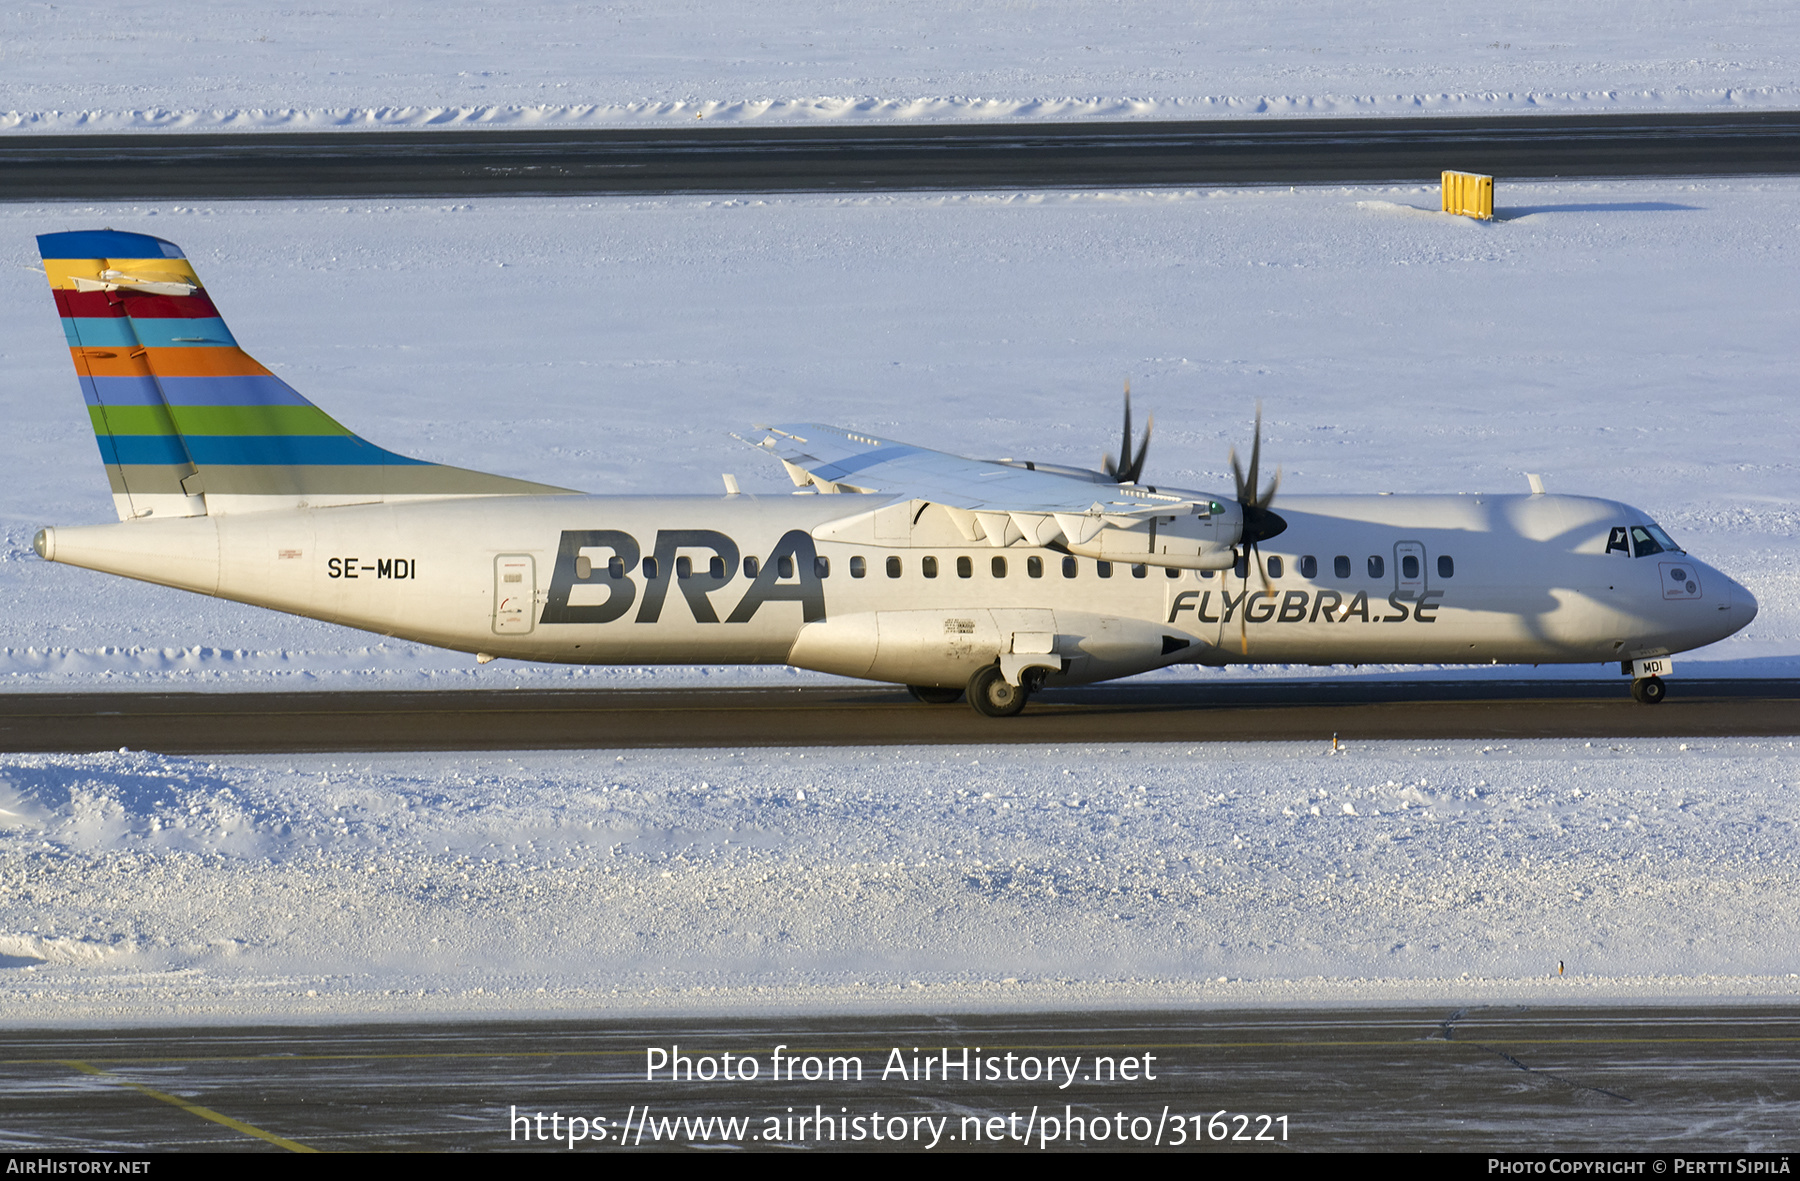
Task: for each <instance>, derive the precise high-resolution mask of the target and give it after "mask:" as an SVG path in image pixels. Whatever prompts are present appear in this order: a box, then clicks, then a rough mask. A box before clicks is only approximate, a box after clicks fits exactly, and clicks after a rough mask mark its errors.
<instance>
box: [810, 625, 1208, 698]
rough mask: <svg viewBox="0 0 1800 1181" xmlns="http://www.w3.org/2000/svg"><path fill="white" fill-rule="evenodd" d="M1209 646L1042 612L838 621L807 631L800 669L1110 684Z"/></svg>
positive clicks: (1171, 631) (892, 677)
mask: <svg viewBox="0 0 1800 1181" xmlns="http://www.w3.org/2000/svg"><path fill="white" fill-rule="evenodd" d="M1204 647H1205V642H1204V641H1202V640H1201V639H1199V638H1198V637H1196V636H1194V635H1192V634H1191V633H1188V632H1184V631H1180V630H1178V629H1176V628H1172V627H1169V626H1167V625H1161V624H1156V623H1153V622H1146V621H1143V620H1134V619H1124V618H1118V617H1114V616H1106V615H1090V614H1087V613H1085V612H1071V611H1049V610H1042V609H1035V608H1020V609H1008V608H994V609H972V608H945V609H940V610H923V611H872V612H864V613H861V614H855V615H834V616H832V617H831V618H830V619H822V620H819V621H817V622H814V623H809V624H807V625H806V626H805V627H803V628H801V629H800V634H799V636H798V637H796V638H795V640H794V646H793V648H792V649H791V650H790V651H789V653H788V663H789V664H791V665H793V666H795V667H796V668H805V669H811V670H813V671H814V672H824V673H833V674H836V675H838V676H845V677H860V678H863V679H865V680H871V681H888V682H892V683H895V684H901V685H939V686H945V687H961V686H962V685H964V684H966V683H967V682H968V680H969V678H970V677H971V676H972V675H974V673H975V671H976V670H977V669H980V668H984V667H986V666H987V665H990V664H994V663H996V662H998V663H999V665H1000V667H1001V671H1002V672H1003V673H1005V675H1006V678H1007V680H1008V681H1011V682H1012V683H1014V684H1017V683H1019V682H1020V681H1021V680H1023V679H1025V678H1027V677H1034V676H1037V677H1043V678H1044V679H1046V680H1047V681H1048V682H1049V683H1051V684H1079V683H1083V682H1088V681H1107V680H1112V679H1114V678H1116V677H1127V676H1131V675H1133V674H1135V673H1141V672H1148V671H1149V670H1150V669H1153V668H1161V667H1163V666H1164V665H1168V664H1178V663H1182V662H1184V661H1191V660H1194V659H1196V658H1197V656H1198V655H1199V653H1200V652H1201V651H1202V650H1203V648H1204Z"/></svg>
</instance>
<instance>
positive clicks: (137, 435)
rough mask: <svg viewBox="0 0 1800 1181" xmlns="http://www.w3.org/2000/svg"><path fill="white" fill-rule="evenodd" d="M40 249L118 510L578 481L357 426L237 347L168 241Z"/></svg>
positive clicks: (135, 513) (188, 511)
mask: <svg viewBox="0 0 1800 1181" xmlns="http://www.w3.org/2000/svg"><path fill="white" fill-rule="evenodd" d="M38 250H39V252H40V253H41V254H42V255H43V259H44V270H45V272H46V273H47V274H48V275H49V278H50V287H51V290H52V292H53V294H54V295H55V297H56V310H57V311H58V312H59V313H61V315H62V323H63V333H64V335H65V336H67V338H68V344H69V355H70V357H71V358H72V359H73V360H74V362H75V372H76V374H77V375H78V376H79V377H80V379H81V392H82V396H83V397H84V398H85V399H86V400H87V407H88V415H89V417H90V418H92V420H93V424H94V436H95V438H96V439H97V440H98V441H99V444H100V455H101V458H102V459H103V460H104V461H105V463H106V472H107V477H108V479H109V481H110V482H111V484H112V492H113V502H114V504H115V505H116V506H117V508H118V511H119V519H120V520H131V519H135V518H139V517H148V516H152V515H154V516H156V517H192V516H202V515H209V514H210V515H215V516H216V515H219V514H222V513H241V512H261V511H269V510H273V509H285V508H305V507H324V506H329V505H342V504H369V503H376V502H383V501H395V500H419V499H437V498H442V497H451V496H535V495H555V494H563V493H567V492H569V491H570V490H569V489H566V488H556V487H552V486H550V485H547V484H534V483H531V482H529V481H526V480H515V479H511V478H508V477H506V476H493V475H488V474H486V473H483V472H474V471H467V470H465V469H463V468H455V467H446V466H444V465H442V464H436V463H428V462H426V461H424V460H419V459H409V458H407V457H406V456H404V455H396V454H395V453H393V452H392V451H387V450H384V449H383V448H380V447H377V446H375V445H374V444H373V443H370V442H368V441H366V440H364V439H362V438H360V437H358V436H357V435H356V434H354V433H352V432H351V431H350V430H348V429H347V428H345V427H344V426H342V425H340V424H339V423H338V422H337V421H336V420H335V419H333V418H332V417H331V416H330V415H328V414H326V413H325V412H324V411H323V410H320V409H319V408H318V407H317V406H315V405H313V404H312V403H311V402H309V401H307V400H306V399H305V398H303V397H301V396H300V395H299V394H298V393H296V392H295V391H294V389H293V388H292V387H291V386H289V385H288V384H287V383H286V382H284V381H282V380H281V379H280V378H279V377H276V376H275V375H274V374H273V373H270V372H269V371H268V370H267V369H265V368H263V367H262V366H261V365H259V364H257V363H256V361H255V360H254V359H253V358H252V357H251V356H250V355H249V354H248V353H246V352H244V351H243V350H242V349H240V348H239V347H238V345H237V341H236V340H235V339H233V338H232V335H231V331H230V329H228V328H226V327H225V321H224V320H223V319H222V318H220V316H219V312H218V309H217V308H215V307H214V306H213V302H212V300H211V299H210V298H208V296H207V294H206V291H205V289H204V288H203V287H202V286H201V285H200V280H199V278H198V277H197V276H196V275H195V274H194V268H193V267H192V266H190V265H189V263H188V261H187V259H186V257H185V256H183V254H182V252H181V249H180V248H179V247H177V246H176V245H175V244H174V243H173V242H167V241H164V240H163V239H161V238H154V237H151V236H150V235H148V234H131V233H122V232H120V231H117V230H84V231H78V232H75V233H65V234H40V235H39V236H38Z"/></svg>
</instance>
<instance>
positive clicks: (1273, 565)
mask: <svg viewBox="0 0 1800 1181" xmlns="http://www.w3.org/2000/svg"><path fill="white" fill-rule="evenodd" d="M1269 577H1270V578H1280V577H1281V559H1280V558H1270V559H1269Z"/></svg>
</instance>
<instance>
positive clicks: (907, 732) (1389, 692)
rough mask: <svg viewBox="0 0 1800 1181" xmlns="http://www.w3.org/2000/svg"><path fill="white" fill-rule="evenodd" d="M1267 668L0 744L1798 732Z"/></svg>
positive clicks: (444, 713) (312, 713) (627, 702)
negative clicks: (970, 698) (974, 705)
mask: <svg viewBox="0 0 1800 1181" xmlns="http://www.w3.org/2000/svg"><path fill="white" fill-rule="evenodd" d="M1669 684H1670V688H1669V696H1668V699H1667V700H1666V701H1665V702H1664V703H1663V704H1661V705H1654V706H1643V705H1638V704H1637V703H1635V702H1633V701H1632V700H1631V699H1630V697H1629V696H1628V682H1627V681H1626V680H1625V679H1624V678H1619V679H1618V680H1617V681H1616V682H1581V681H1412V682H1404V681H1357V680H1337V681H1315V682H1295V681H1275V682H1269V681H1265V682H1250V683H1246V682H1242V681H1237V682H1232V681H1219V682H1214V683H1210V684H1208V683H1196V684H1188V685H1162V686H1139V685H1100V686H1094V687H1090V688H1084V689H1063V690H1053V691H1047V692H1043V693H1040V694H1038V695H1037V696H1036V697H1035V698H1033V699H1032V703H1031V705H1030V706H1029V707H1027V709H1026V711H1025V713H1023V714H1022V715H1020V716H1019V717H1016V718H998V719H996V718H984V717H981V716H979V715H977V714H976V713H975V712H974V711H973V710H971V709H970V708H969V707H968V706H967V705H961V704H958V705H937V706H932V705H919V704H917V703H915V702H913V701H912V699H911V698H910V697H908V696H907V695H906V693H905V692H904V691H903V690H899V689H894V688H890V687H887V686H881V685H870V686H847V687H844V688H814V689H681V690H642V689H594V690H541V689H514V690H498V691H488V690H480V691H475V690H456V691H445V692H419V693H394V692H329V693H111V694H101V693H62V694H37V693H29V694H27V693H16V694H4V695H0V751H10V752H21V751H45V752H51V751H66V752H79V751H94V750H114V749H117V748H119V747H130V748H131V749H133V750H153V751H160V752H162V753H165V754H258V753H277V752H281V753H287V752H299V751H432V750H585V749H604V748H630V747H639V748H642V747H683V748H693V747H766V746H778V747H786V746H885V745H905V744H914V743H920V744H930V743H1037V744H1057V743H1070V742H1211V741H1242V740H1311V741H1323V742H1329V741H1330V740H1331V737H1332V735H1333V734H1336V735H1338V736H1339V738H1340V739H1341V740H1343V741H1353V740H1358V739H1378V738H1422V739H1455V738H1473V739H1512V738H1633V737H1636V738H1656V737H1662V738H1670V737H1684V738H1685V737H1732V736H1747V737H1758V736H1773V735H1791V734H1800V681H1794V680H1729V681H1725V680H1720V681H1700V680H1688V681H1682V680H1676V681H1671V682H1670V683H1669Z"/></svg>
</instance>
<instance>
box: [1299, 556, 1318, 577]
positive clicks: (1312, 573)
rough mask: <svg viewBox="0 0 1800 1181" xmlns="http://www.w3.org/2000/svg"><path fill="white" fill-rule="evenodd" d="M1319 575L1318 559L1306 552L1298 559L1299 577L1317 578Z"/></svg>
mask: <svg viewBox="0 0 1800 1181" xmlns="http://www.w3.org/2000/svg"><path fill="white" fill-rule="evenodd" d="M1318 576H1319V559H1317V558H1315V557H1313V556H1312V555H1311V554H1307V555H1306V556H1305V557H1303V558H1301V559H1300V577H1302V578H1317V577H1318Z"/></svg>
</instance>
